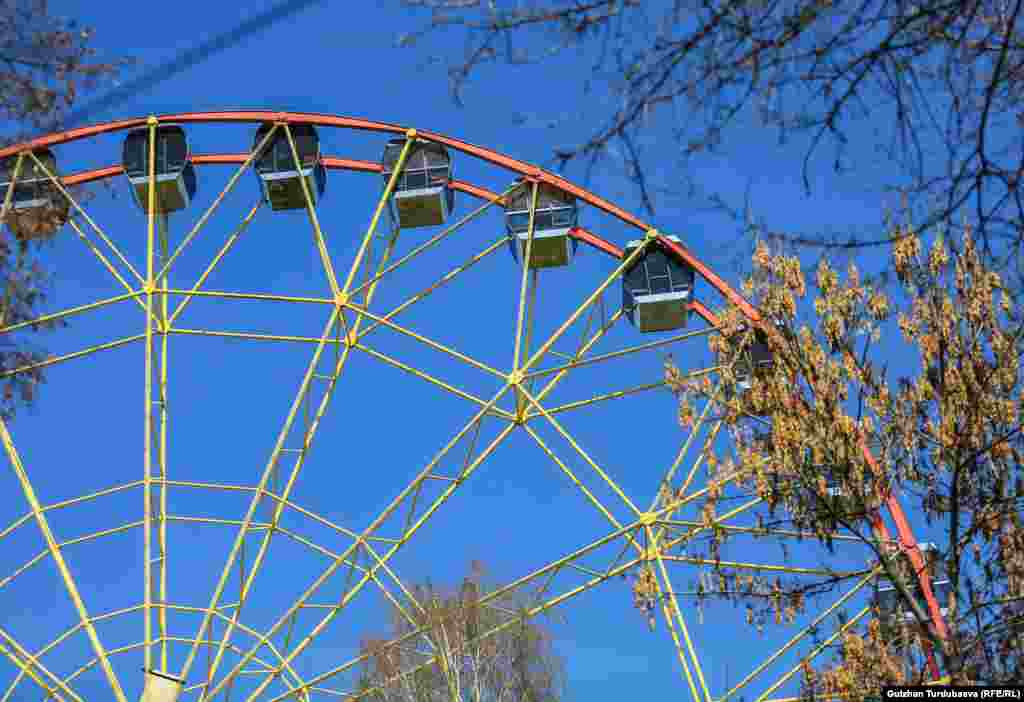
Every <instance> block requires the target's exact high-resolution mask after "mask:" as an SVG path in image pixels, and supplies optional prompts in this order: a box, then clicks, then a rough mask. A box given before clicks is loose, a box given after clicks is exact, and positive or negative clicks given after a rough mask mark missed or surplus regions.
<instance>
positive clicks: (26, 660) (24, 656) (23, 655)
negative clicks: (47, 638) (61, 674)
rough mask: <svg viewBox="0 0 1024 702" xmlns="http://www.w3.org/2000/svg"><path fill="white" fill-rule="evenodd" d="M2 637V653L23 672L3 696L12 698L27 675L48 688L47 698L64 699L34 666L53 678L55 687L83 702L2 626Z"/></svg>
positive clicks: (0, 632) (0, 647)
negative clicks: (23, 677)
mask: <svg viewBox="0 0 1024 702" xmlns="http://www.w3.org/2000/svg"><path fill="white" fill-rule="evenodd" d="M0 639H2V640H3V642H4V643H0V653H2V654H3V655H5V656H7V658H8V659H9V660H10V661H11V662H12V663H14V665H16V666H18V668H19V669H20V670H21V673H19V674H18V677H17V678H16V679H15V680H14V682H13V683H11V686H10V687H9V688H7V693H6V694H5V695H4V697H3V699H4V700H8V699H10V697H11V694H13V693H14V690H15V688H17V686H18V683H19V682H20V681H21V678H22V676H24V675H27V676H29V677H30V678H32V682H34V683H36V684H37V685H39V687H41V688H43V689H44V690H46V693H47V695H46V696H47V698H49V697H53V698H54V699H56V700H63V699H64V698H63V697H61V696H60V695H58V694H57V692H56V690H54V688H53V687H50V686H49V685H48V684H47V683H46V682H45V681H44V680H43V679H42V677H40V675H39V673H37V672H36V671H35V670H34V668H38V669H39V670H40V671H42V673H43V675H45V676H46V677H48V678H49V679H50V680H52V681H53V683H54V685H55V687H57V688H58V689H60V690H61V691H62V692H64V694H66V695H67V696H68V697H70V698H71V699H73V700H77V702H82V698H81V697H79V696H78V695H76V694H75V693H74V692H72V691H71V689H70V688H69V687H68V686H67V684H65V683H64V682H63V681H62V680H61V679H60V678H58V677H57V676H56V675H54V674H53V673H51V672H50V671H49V670H47V668H46V667H45V666H43V664H42V663H40V662H39V661H38V660H37V658H36V657H34V656H31V655H29V653H28V652H27V651H26V650H25V649H24V648H23V647H22V646H21V645H20V644H18V642H17V641H15V640H14V638H13V637H12V636H11V635H10V634H8V633H7V632H6V631H4V630H3V629H2V628H0ZM4 644H6V645H4ZM8 646H10V649H8Z"/></svg>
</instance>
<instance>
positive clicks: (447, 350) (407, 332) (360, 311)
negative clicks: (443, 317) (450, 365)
mask: <svg viewBox="0 0 1024 702" xmlns="http://www.w3.org/2000/svg"><path fill="white" fill-rule="evenodd" d="M346 307H347V308H348V309H351V310H353V311H354V312H355V313H356V314H357V315H360V316H363V317H368V318H369V319H371V320H373V321H374V322H379V323H380V324H382V325H384V326H386V327H387V328H388V329H393V330H395V331H396V332H398V333H399V334H402V335H404V336H408V337H410V338H412V339H415V340H416V341H418V342H420V343H421V344H425V345H426V346H429V347H430V348H432V349H434V350H435V351H440V352H441V353H444V354H447V355H449V356H451V357H452V358H457V359H458V360H460V361H462V362H464V363H468V364H469V365H471V366H473V367H474V368H477V369H479V370H482V371H486V372H487V373H490V374H491V375H494V376H497V377H498V378H501V379H502V380H507V379H508V375H507V374H506V373H502V372H501V371H499V370H496V369H494V368H491V367H490V366H488V365H487V364H485V363H481V362H480V361H477V360H476V359H474V358H470V357H469V356H467V355H466V354H464V353H462V352H460V351H457V350H455V349H453V348H451V347H449V346H445V345H444V344H441V343H438V342H436V341H434V340H433V339H429V338H427V337H425V336H423V335H422V334H418V333H416V332H414V331H412V330H411V329H406V328H405V327H403V326H400V325H398V324H395V323H394V322H392V321H391V320H390V319H385V318H384V317H381V316H379V315H376V314H374V313H373V312H370V311H369V310H367V309H366V308H364V307H360V306H358V305H354V304H352V303H351V302H349V303H348V304H347V305H346Z"/></svg>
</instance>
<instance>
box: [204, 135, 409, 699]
mask: <svg viewBox="0 0 1024 702" xmlns="http://www.w3.org/2000/svg"><path fill="white" fill-rule="evenodd" d="M289 138H290V137H289ZM292 150H293V154H294V155H296V159H297V158H298V157H297V154H296V153H295V146H294V144H292ZM307 195H308V193H307ZM397 238H398V232H397V231H396V232H395V233H394V234H393V235H392V237H391V240H390V241H389V242H388V246H387V249H386V250H385V252H384V256H383V257H382V259H381V263H380V267H383V266H384V265H386V264H387V261H388V258H389V257H390V255H391V252H392V250H393V248H394V245H395V242H396V241H397ZM330 274H331V275H332V276H333V274H334V272H333V270H331V271H330ZM376 290H377V284H376V283H374V284H373V285H371V286H370V287H369V289H368V290H367V291H366V295H365V304H366V305H369V304H370V303H371V302H372V301H373V296H374V294H375V293H376ZM336 314H337V311H336ZM336 323H337V322H336V321H335V324H336ZM361 323H362V319H359V320H356V323H355V325H354V327H353V329H352V331H351V335H352V336H354V335H355V334H357V333H358V332H359V325H360V324H361ZM329 335H330V328H328V329H327V330H326V331H325V332H324V336H323V342H322V343H321V345H320V346H318V353H319V351H322V349H323V348H324V344H325V343H326V341H327V338H328V336H329ZM351 350H352V347H351V345H346V347H345V350H344V352H343V353H342V355H341V357H340V358H337V359H336V361H335V365H334V371H333V372H332V373H331V376H330V378H329V380H328V385H327V387H326V388H325V390H324V393H323V397H321V399H320V403H319V406H318V407H317V410H316V414H315V416H314V417H313V419H312V423H308V419H307V428H306V432H305V435H304V436H303V440H302V448H301V449H299V455H298V456H297V457H296V459H295V463H294V464H293V466H292V470H291V473H290V475H289V477H288V481H287V483H286V484H285V488H284V492H283V493H282V495H281V497H282V498H283V499H284V500H287V499H288V496H289V495H290V494H291V490H292V488H293V487H294V485H295V482H296V481H297V480H298V477H299V472H300V471H301V470H302V467H303V466H304V465H305V461H306V456H307V453H308V451H309V447H310V445H311V444H312V442H313V439H314V437H315V436H316V432H317V429H319V427H320V421H321V419H322V418H323V416H324V414H325V413H326V412H327V407H328V405H329V404H330V401H331V398H332V397H333V395H334V389H335V387H336V385H337V382H338V379H339V378H340V377H341V374H342V371H343V370H344V368H345V364H346V362H347V361H348V358H349V354H350V353H351ZM301 393H302V395H303V396H305V397H307V398H308V387H307V388H305V389H303V390H302V391H301ZM299 401H300V402H301V398H299ZM283 510H284V504H283V502H280V501H279V502H277V503H276V505H275V507H274V513H273V515H272V517H271V528H270V529H269V530H268V531H267V532H266V534H265V535H264V537H263V540H262V541H261V543H260V547H259V550H258V551H257V553H256V556H255V558H254V559H253V565H252V570H251V572H250V573H249V577H248V578H247V579H245V580H244V582H243V584H242V588H241V591H240V594H239V606H238V608H237V609H236V610H235V615H234V616H233V617H232V620H231V623H229V624H228V626H227V629H226V631H225V632H224V635H223V637H221V645H220V646H219V647H218V649H217V654H216V656H215V657H214V660H213V663H212V665H211V666H210V669H209V671H208V672H207V682H208V683H209V682H212V681H213V676H214V674H215V673H216V672H217V670H218V668H219V667H220V661H221V659H222V657H223V653H224V644H226V643H227V642H228V641H229V640H230V638H231V635H232V633H233V632H234V622H235V621H237V619H238V617H239V616H240V614H241V608H242V605H243V604H244V603H245V600H246V598H247V597H248V594H249V591H250V588H251V587H252V585H253V582H254V581H255V578H256V574H257V573H258V572H259V569H260V567H261V566H262V564H263V559H264V558H265V556H266V553H267V549H268V548H269V547H270V539H271V537H272V536H273V534H274V528H275V527H276V526H277V524H278V522H279V521H280V519H281V514H282V512H283ZM243 532H244V529H243ZM211 694H212V693H211Z"/></svg>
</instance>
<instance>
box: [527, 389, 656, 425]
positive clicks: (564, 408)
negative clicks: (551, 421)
mask: <svg viewBox="0 0 1024 702" xmlns="http://www.w3.org/2000/svg"><path fill="white" fill-rule="evenodd" d="M664 386H665V381H663V380H659V381H658V382H656V383H644V384H643V385H637V386H635V387H631V388H626V389H625V390H615V391H613V392H606V393H602V394H600V395H594V396H593V397H588V398H587V399H586V400H576V401H574V402H567V403H565V404H564V405H557V406H555V407H549V408H548V414H559V413H560V412H568V411H570V410H574V409H580V408H581V407H589V406H591V405H596V404H597V403H599V402H606V401H607V400H618V399H620V398H623V397H628V396H629V395H636V394H637V393H641V392H647V391H648V390H657V389H658V388H662V387H664ZM539 416H540V412H537V411H533V412H527V413H526V419H534V418H536V417H539Z"/></svg>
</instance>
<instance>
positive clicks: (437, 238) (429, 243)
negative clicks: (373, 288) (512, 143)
mask: <svg viewBox="0 0 1024 702" xmlns="http://www.w3.org/2000/svg"><path fill="white" fill-rule="evenodd" d="M521 187H522V184H521V183H516V184H515V185H513V186H512V187H511V188H509V189H508V190H506V191H505V192H504V193H502V194H501V195H498V196H496V197H495V198H493V199H488V200H487V202H485V203H484V204H482V205H480V206H479V207H478V208H476V209H475V210H473V211H472V212H470V213H469V214H468V215H466V216H465V217H463V218H462V219H460V220H459V221H458V222H456V223H455V224H452V225H450V226H448V227H446V228H445V229H443V230H442V231H441V232H440V233H439V234H435V235H434V236H432V237H430V238H429V239H427V240H426V241H425V242H423V243H422V244H420V245H419V246H417V247H416V248H414V249H413V250H412V251H410V252H409V253H407V254H406V255H405V256H402V257H401V258H399V259H397V260H395V262H394V263H391V264H390V265H388V266H387V267H386V268H384V269H383V270H381V271H380V273H377V274H376V275H374V276H373V277H372V278H370V279H369V280H367V281H365V282H363V283H362V284H361V285H359V286H358V287H356V288H354V289H353V290H352V292H351V293H349V295H350V296H351V297H355V296H356V295H358V294H359V293H360V292H361V291H362V290H363V289H364V288H366V287H367V286H369V285H372V284H373V283H375V282H376V281H378V280H380V279H381V278H383V277H384V276H386V275H388V274H390V273H391V272H392V271H394V270H397V269H398V268H400V267H401V266H403V265H405V264H406V263H408V262H409V261H411V260H413V259H414V258H416V257H417V256H419V255H420V254H421V253H423V252H425V251H427V250H429V249H431V248H433V247H434V246H436V245H437V244H439V243H440V242H441V241H442V240H444V239H445V238H447V237H448V236H449V235H450V234H454V233H455V232H456V231H458V230H459V229H461V228H462V227H463V226H464V225H466V224H468V223H469V222H471V221H472V220H474V219H476V218H477V217H479V216H480V215H481V214H482V213H483V212H485V211H487V209H488V208H490V207H491V206H492V205H494V204H495V203H496V202H502V201H503V200H504V199H505V198H506V197H508V196H509V195H511V194H512V193H514V192H515V191H516V190H518V189H519V188H521ZM507 239H508V237H502V238H501V242H502V243H504V242H505V241H507Z"/></svg>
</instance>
